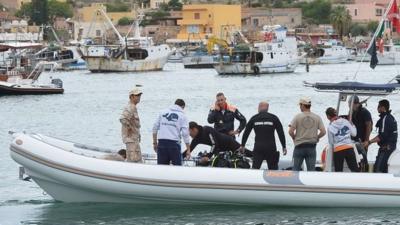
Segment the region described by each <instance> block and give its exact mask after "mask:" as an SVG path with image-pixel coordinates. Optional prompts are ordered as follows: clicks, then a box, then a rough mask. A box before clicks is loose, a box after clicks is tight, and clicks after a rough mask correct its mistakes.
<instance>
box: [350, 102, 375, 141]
mask: <svg viewBox="0 0 400 225" xmlns="http://www.w3.org/2000/svg"><path fill="white" fill-rule="evenodd" d="M353 98H354V100H353ZM352 102H353V113H352V116H351V120H352V122H353V124H354V126H356V128H357V136H356V137H354V138H353V140H355V141H359V142H361V143H363V142H365V141H368V140H369V136H370V134H371V131H372V117H371V113H370V112H369V111H368V109H366V108H364V107H362V105H361V103H360V99H359V98H358V96H357V95H355V96H353V97H351V98H350V99H349V107H350V106H351V103H352Z"/></svg>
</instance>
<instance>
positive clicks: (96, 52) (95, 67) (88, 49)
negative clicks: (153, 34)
mask: <svg viewBox="0 0 400 225" xmlns="http://www.w3.org/2000/svg"><path fill="white" fill-rule="evenodd" d="M96 13H97V14H98V15H102V16H103V17H104V18H105V20H106V22H107V23H108V24H109V25H110V26H111V27H112V29H113V31H114V33H115V34H116V35H117V36H118V41H119V43H118V44H114V45H102V44H100V45H96V44H93V43H87V44H85V45H83V46H82V47H81V49H80V52H81V55H82V58H83V59H84V60H85V61H86V63H87V68H88V70H90V71H91V72H143V71H153V70H162V69H163V67H164V65H165V64H166V63H167V60H168V57H169V56H170V55H171V53H172V51H171V49H170V47H169V46H168V45H166V44H162V45H154V43H153V40H152V39H151V38H148V37H141V36H140V30H139V29H140V28H139V24H140V22H141V20H142V17H143V15H140V16H139V17H138V18H137V19H136V20H135V21H134V29H135V31H134V36H133V37H128V35H129V33H128V34H127V35H126V36H125V37H122V36H121V35H120V33H119V32H118V30H117V29H116V28H115V27H114V25H113V23H112V22H111V20H110V18H108V17H107V14H106V13H105V12H104V11H103V10H100V9H99V10H97V12H96ZM97 14H96V15H97Z"/></svg>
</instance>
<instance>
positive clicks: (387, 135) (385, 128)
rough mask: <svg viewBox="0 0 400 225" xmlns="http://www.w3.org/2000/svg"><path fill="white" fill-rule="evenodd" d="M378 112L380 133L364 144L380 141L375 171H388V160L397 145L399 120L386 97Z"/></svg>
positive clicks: (380, 102) (377, 124)
mask: <svg viewBox="0 0 400 225" xmlns="http://www.w3.org/2000/svg"><path fill="white" fill-rule="evenodd" d="M378 112H379V117H380V119H379V120H378V122H376V128H377V129H378V135H377V136H376V137H374V138H373V139H371V140H369V141H367V142H365V143H364V146H366V147H368V145H370V144H372V143H375V142H376V143H378V145H379V151H378V155H377V156H376V161H375V164H374V172H375V173H387V172H388V160H389V158H390V155H391V154H392V153H393V152H394V151H395V150H396V145H397V136H398V133H397V121H396V119H395V118H394V117H393V115H392V113H391V110H390V102H389V101H388V100H386V99H383V100H381V101H379V104H378Z"/></svg>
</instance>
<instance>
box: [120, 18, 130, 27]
mask: <svg viewBox="0 0 400 225" xmlns="http://www.w3.org/2000/svg"><path fill="white" fill-rule="evenodd" d="M132 22H133V20H132V19H131V18H128V17H122V18H121V19H119V20H118V25H120V26H126V25H130V24H132Z"/></svg>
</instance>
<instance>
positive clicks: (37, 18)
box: [30, 0, 49, 25]
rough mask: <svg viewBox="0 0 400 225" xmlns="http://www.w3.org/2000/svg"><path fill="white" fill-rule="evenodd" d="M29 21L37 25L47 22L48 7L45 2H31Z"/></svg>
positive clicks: (37, 0)
mask: <svg viewBox="0 0 400 225" xmlns="http://www.w3.org/2000/svg"><path fill="white" fill-rule="evenodd" d="M31 4H32V12H31V15H30V18H31V21H32V22H33V23H35V24H37V25H42V24H47V23H48V22H49V6H48V1H47V0H32V3H31Z"/></svg>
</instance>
